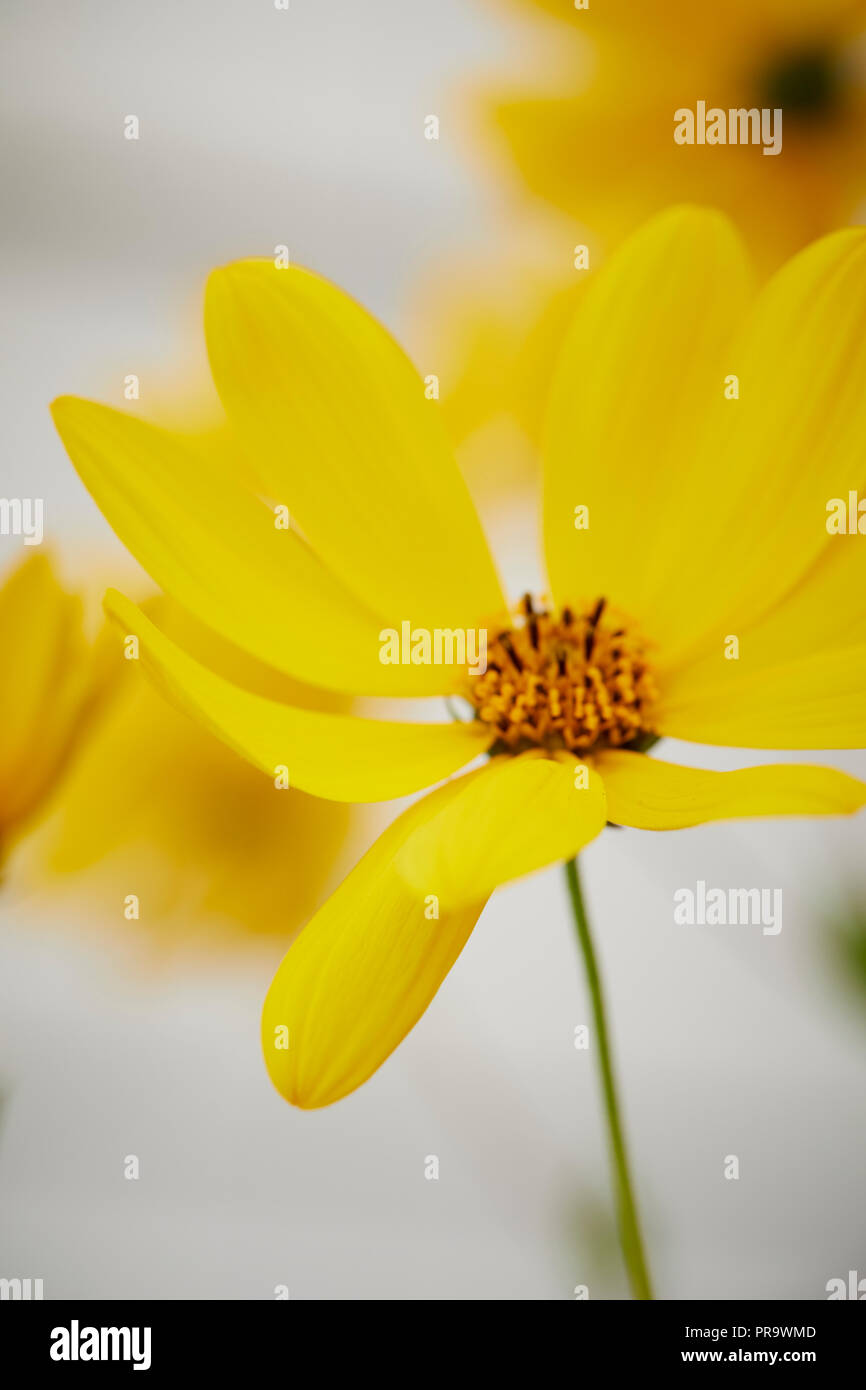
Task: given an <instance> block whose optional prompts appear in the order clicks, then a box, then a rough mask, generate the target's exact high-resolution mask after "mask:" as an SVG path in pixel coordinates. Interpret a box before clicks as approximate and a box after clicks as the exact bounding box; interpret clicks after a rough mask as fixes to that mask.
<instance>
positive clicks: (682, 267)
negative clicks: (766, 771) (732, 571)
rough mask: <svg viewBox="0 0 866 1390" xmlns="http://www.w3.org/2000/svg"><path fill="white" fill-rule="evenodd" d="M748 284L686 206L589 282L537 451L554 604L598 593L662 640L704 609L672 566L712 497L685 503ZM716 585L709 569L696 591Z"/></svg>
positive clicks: (734, 246)
mask: <svg viewBox="0 0 866 1390" xmlns="http://www.w3.org/2000/svg"><path fill="white" fill-rule="evenodd" d="M745 293H746V272H745V266H744V260H743V253H742V249H741V247H740V245H739V242H738V240H737V238H736V236H735V234H734V232H733V229H732V228H731V227H730V225H729V223H728V222H727V221H726V220H725V219H724V218H722V217H720V216H719V215H718V214H716V213H711V212H706V211H701V210H698V209H694V208H685V209H676V210H674V211H672V212H669V213H666V214H664V215H663V216H661V217H658V218H656V219H655V220H654V221H652V222H651V223H649V224H648V225H647V226H646V227H644V228H643V229H642V230H641V231H640V232H639V233H638V234H637V235H636V236H635V237H633V238H632V239H631V240H630V241H629V242H628V243H627V244H626V245H625V246H624V247H623V248H622V249H621V250H620V251H619V252H618V254H617V255H616V256H614V257H613V258H612V260H611V261H610V263H609V264H608V265H606V266H604V267H603V268H602V270H601V271H600V272H598V274H597V275H594V276H593V279H592V281H591V282H590V283H589V284H588V285H587V287H586V291H585V294H584V295H583V297H582V299H581V301H580V306H579V308H578V310H577V313H576V315H575V318H574V322H573V324H572V326H571V328H570V330H569V332H568V334H567V336H566V340H565V344H564V347H563V349H562V354H561V357H560V361H559V365H558V368H557V372H556V376H555V380H554V384H553V388H552V392H551V400H550V407H549V413H548V420H547V427H546V442H545V449H544V542H545V551H546V558H547V568H548V576H549V579H550V584H551V588H552V590H553V593H554V595H555V597H556V599H557V601H558V602H559V603H573V602H575V601H576V600H579V599H581V598H590V597H601V596H604V597H606V598H607V599H608V600H609V601H610V602H613V603H615V604H616V605H617V606H618V607H619V608H620V609H622V610H624V611H625V612H626V613H629V614H631V615H632V616H633V617H634V618H636V619H637V620H638V621H639V622H640V623H641V624H642V625H643V627H644V630H645V632H646V633H647V635H648V636H649V637H651V638H655V639H657V640H659V641H660V642H663V641H664V640H665V638H666V637H668V636H669V635H670V634H671V633H673V632H675V631H676V630H677V629H678V626H679V625H680V624H681V622H682V619H683V612H684V609H686V608H689V607H692V608H694V609H695V610H696V611H698V612H699V611H700V608H701V604H702V601H703V593H702V591H701V589H700V588H699V587H693V588H692V589H691V590H690V591H688V592H683V590H682V587H681V586H680V585H679V584H677V583H676V582H675V570H676V564H677V557H678V554H679V550H680V547H681V545H682V544H683V539H684V533H686V532H687V531H688V530H689V528H692V529H694V530H696V531H697V533H698V535H701V534H702V524H703V521H704V517H703V510H704V507H705V505H706V502H707V501H709V500H710V498H709V497H707V498H705V499H703V501H702V506H701V510H700V511H699V512H698V513H697V514H696V513H695V512H694V511H691V512H688V511H686V510H684V509H683V507H682V506H681V505H680V498H681V493H682V487H683V483H684V479H685V478H687V477H688V476H689V474H690V472H691V471H693V470H694V468H695V467H696V463H695V451H696V444H697V440H698V438H699V436H700V434H701V431H702V429H703V427H704V424H705V419H706V414H707V411H708V409H709V405H710V402H711V400H712V398H713V396H714V395H718V396H721V394H722V391H723V386H724V372H725V360H726V359H725V351H726V349H727V346H728V344H729V342H730V338H731V336H732V333H733V330H734V327H735V325H736V324H737V322H738V320H739V319H740V317H741V315H742V312H743V309H744V304H745ZM577 508H586V509H587V510H586V512H581V513H578V514H577V515H576V509H577ZM696 515H697V517H699V518H700V523H701V524H700V525H696V520H695V518H696ZM576 522H577V523H579V524H576ZM717 583H718V575H717V573H716V572H715V571H714V572H712V573H708V574H707V576H706V577H705V579H704V581H703V589H704V590H706V589H709V588H710V587H711V586H712V585H716V584H717Z"/></svg>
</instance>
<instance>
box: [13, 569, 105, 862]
mask: <svg viewBox="0 0 866 1390" xmlns="http://www.w3.org/2000/svg"><path fill="white" fill-rule="evenodd" d="M0 653H2V658H0V867H2V864H3V861H4V860H5V858H6V856H7V855H8V853H9V851H10V850H11V848H12V846H13V844H15V842H16V841H17V840H18V839H19V838H20V836H21V835H22V833H23V832H24V831H25V830H26V829H28V828H29V827H30V826H31V825H32V823H33V821H34V820H35V819H36V817H37V815H38V814H39V813H41V812H43V811H44V810H45V807H46V805H47V803H48V802H49V800H50V797H51V794H52V793H53V791H54V789H55V786H56V784H57V781H58V779H59V778H60V776H61V775H62V773H63V772H64V770H65V768H66V766H67V764H68V762H69V759H70V757H71V755H72V753H73V751H74V750H75V749H76V747H77V746H78V744H79V742H80V739H81V737H82V734H83V731H84V728H85V725H86V723H87V718H88V715H89V714H90V713H92V710H93V706H94V702H95V700H96V698H97V695H98V693H99V689H100V680H99V672H98V665H99V663H98V661H97V660H96V658H95V656H94V653H93V650H92V648H91V646H90V644H89V643H88V641H87V639H86V637H85V632H84V623H83V611H82V605H81V602H80V600H79V599H77V598H76V597H74V596H73V595H71V594H68V593H66V592H65V590H64V589H63V588H62V586H61V584H60V582H59V580H58V579H57V576H56V575H55V573H54V569H53V567H52V564H51V561H50V560H49V559H48V557H47V555H45V554H44V553H42V552H39V551H31V552H30V553H29V555H27V557H26V558H25V559H24V560H23V561H22V562H21V563H20V564H19V565H18V566H17V567H16V568H15V569H14V570H13V571H12V573H11V575H9V577H8V578H7V579H6V582H5V584H4V585H3V587H2V588H0Z"/></svg>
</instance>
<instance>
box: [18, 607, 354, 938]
mask: <svg viewBox="0 0 866 1390" xmlns="http://www.w3.org/2000/svg"><path fill="white" fill-rule="evenodd" d="M148 611H149V612H150V613H151V615H152V616H153V617H155V618H157V619H158V620H159V623H160V626H161V627H163V628H164V629H165V630H166V631H168V632H171V634H172V636H173V637H174V639H175V640H177V641H179V642H182V643H183V645H184V647H185V648H186V649H187V650H192V651H195V652H196V653H197V655H198V656H199V657H200V658H201V659H203V660H207V662H208V665H209V666H210V667H211V668H213V669H216V670H220V671H222V672H223V673H224V674H226V675H228V676H229V677H230V678H231V679H234V680H243V681H244V682H245V684H246V685H247V686H248V687H249V688H251V689H256V690H258V691H259V692H261V693H263V694H267V695H268V696H270V697H271V698H280V699H290V700H292V701H293V702H295V703H299V704H301V705H305V704H310V703H313V704H314V705H315V706H316V707H318V708H331V709H333V708H344V707H345V705H346V704H347V702H346V701H345V700H343V699H341V698H340V697H334V696H327V695H324V694H323V693H322V692H312V691H310V690H308V689H305V688H304V687H302V686H301V685H300V684H299V683H298V682H295V681H292V680H290V679H289V678H287V677H280V676H279V675H278V673H276V672H274V671H272V670H269V669H265V668H263V667H261V666H260V665H259V663H257V662H255V661H254V660H252V659H251V658H248V657H245V656H244V655H243V653H241V652H239V651H237V650H236V649H234V648H232V647H231V646H230V644H228V643H226V642H221V641H220V640H219V639H218V638H216V637H215V636H214V635H213V634H212V633H209V632H207V631H205V630H203V629H201V628H200V627H199V625H198V624H196V623H195V622H193V621H192V620H191V619H190V618H189V617H188V616H187V615H185V614H184V613H182V612H181V611H180V610H179V609H178V608H177V607H176V606H175V605H172V604H170V603H168V602H167V601H166V600H165V599H160V600H156V601H151V603H150V604H148ZM111 656H112V678H113V685H112V692H111V698H110V700H106V701H105V704H104V706H103V708H102V710H101V711H100V715H99V718H98V719H96V720H94V721H93V724H92V726H91V729H90V731H89V737H88V738H87V739H86V740H85V741H84V743H83V746H82V747H81V748H80V750H79V753H78V756H77V758H76V759H75V762H74V764H73V766H72V767H71V769H70V771H69V773H68V775H67V777H66V778H65V779H64V782H63V785H62V787H61V788H60V790H59V792H58V796H57V798H56V811H55V814H54V815H53V816H52V817H51V818H50V819H49V820H48V822H47V824H46V826H45V828H44V830H43V831H42V832H41V834H40V835H39V836H37V837H36V838H35V841H34V844H33V846H32V848H31V852H30V854H29V855H28V860H27V862H26V864H25V867H24V871H23V872H24V873H25V874H27V875H28V876H29V878H30V879H31V880H32V882H33V883H34V885H36V886H38V887H39V888H40V889H44V888H45V887H46V886H53V887H54V888H59V889H62V891H63V895H64V903H65V904H66V907H67V909H69V908H70V907H71V906H74V905H75V904H80V905H81V906H83V907H85V908H86V909H87V911H88V914H89V915H92V914H93V913H94V910H97V911H98V918H97V920H99V921H100V922H104V921H106V920H110V918H111V917H112V915H113V916H116V917H117V918H118V920H121V921H122V920H123V918H124V912H125V903H126V899H127V897H128V895H130V894H132V895H134V896H135V898H136V899H137V900H138V901H137V906H136V914H137V920H138V922H139V925H140V929H141V930H142V931H143V932H144V933H146V935H147V937H150V938H153V939H154V940H155V941H157V942H159V943H160V945H161V946H162V947H164V948H167V947H169V946H176V945H186V946H188V945H190V944H191V943H195V941H196V940H197V939H201V938H203V937H204V936H205V934H206V937H207V941H208V944H209V947H210V948H212V947H213V944H214V940H215V936H214V933H215V930H216V929H218V928H219V929H221V930H222V932H223V936H224V938H225V941H226V943H227V944H231V943H232V942H233V941H236V940H237V938H238V935H239V933H240V934H243V936H244V937H246V938H253V937H255V936H266V935H268V934H277V933H279V935H280V936H281V938H285V935H286V933H287V932H288V933H289V934H291V933H292V932H293V931H294V930H295V928H297V927H299V926H300V925H301V924H302V923H303V922H304V921H305V920H306V918H307V917H309V915H310V913H311V912H312V911H314V910H315V908H316V906H317V905H318V902H319V901H320V899H321V897H322V895H323V894H324V892H325V891H326V890H327V887H328V886H329V884H330V880H331V877H332V875H333V873H334V869H335V864H336V863H337V862H338V860H339V855H340V853H341V850H342V847H343V845H344V843H345V841H346V837H347V835H348V834H349V831H350V816H351V812H350V808H348V807H347V806H345V805H340V804H338V803H336V802H329V801H323V800H319V799H317V798H314V797H309V796H305V795H304V794H303V793H302V792H299V791H295V790H293V789H285V790H280V791H279V792H278V791H277V790H276V789H275V788H274V786H273V785H272V784H269V783H268V782H266V781H265V780H264V779H263V778H262V777H261V776H260V775H259V774H258V773H257V772H256V771H255V770H254V769H253V768H251V767H250V765H249V763H247V762H245V761H244V760H243V759H242V758H240V757H238V756H237V754H236V753H233V752H232V751H231V750H230V749H227V748H226V747H225V746H224V745H223V744H221V743H220V742H218V741H217V740H215V739H213V738H212V737H211V736H210V735H209V734H208V733H207V732H206V731H205V730H204V729H199V728H197V727H196V726H195V725H193V724H191V723H190V721H189V720H188V719H187V718H185V717H184V715H182V714H180V713H179V712H178V711H177V710H176V709H175V708H174V707H173V706H172V705H171V704H169V703H168V702H167V701H166V700H165V699H164V698H163V697H162V696H161V695H160V694H159V692H158V691H156V690H155V689H154V687H153V685H152V684H151V683H150V682H149V681H147V680H144V679H142V676H141V674H140V671H139V670H138V669H137V667H138V663H136V662H135V661H126V660H124V659H123V657H122V655H121V654H120V652H119V651H118V650H117V643H116V641H112V644H111ZM124 925H125V923H124Z"/></svg>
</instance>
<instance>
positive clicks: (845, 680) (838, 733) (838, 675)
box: [654, 640, 866, 748]
mask: <svg viewBox="0 0 866 1390" xmlns="http://www.w3.org/2000/svg"><path fill="white" fill-rule="evenodd" d="M757 651H758V654H757V658H756V667H757V669H755V670H752V669H751V664H750V652H751V648H750V646H749V644H748V640H747V641H745V642H744V643H743V646H742V648H741V655H740V658H739V660H737V661H725V660H724V658H723V657H721V656H719V657H717V658H715V660H714V661H713V662H712V663H710V662H708V661H705V662H703V663H702V664H701V667H700V673H701V675H702V676H703V679H704V681H705V684H703V685H701V684H699V683H698V682H697V680H692V679H690V678H689V677H690V675H691V673H690V672H688V671H686V672H684V674H683V677H682V678H681V679H680V680H678V681H676V682H674V683H673V685H672V687H671V689H669V690H668V691H667V692H666V693H665V695H664V696H663V697H662V700H661V702H660V704H659V707H658V709H657V710H656V712H655V716H654V724H655V727H656V729H657V730H658V732H659V733H662V734H668V735H670V736H671V737H673V738H683V739H690V740H692V741H693V742H695V743H719V744H725V745H727V746H729V747H735V748H862V747H864V745H866V644H863V645H861V646H859V647H848V648H838V649H836V650H833V651H830V652H823V653H818V654H816V655H814V656H806V657H801V658H799V659H795V660H793V661H785V662H778V663H777V664H775V665H771V666H766V665H764V662H763V659H762V657H761V655H760V650H759V649H757ZM711 666H714V667H715V669H714V670H711Z"/></svg>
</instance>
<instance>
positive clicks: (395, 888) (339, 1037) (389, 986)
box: [262, 769, 486, 1109]
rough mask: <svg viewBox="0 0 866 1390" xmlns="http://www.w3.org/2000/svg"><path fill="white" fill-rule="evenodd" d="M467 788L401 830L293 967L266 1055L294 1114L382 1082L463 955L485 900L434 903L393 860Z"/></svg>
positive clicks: (361, 872) (453, 788) (336, 904)
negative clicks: (379, 1075)
mask: <svg viewBox="0 0 866 1390" xmlns="http://www.w3.org/2000/svg"><path fill="white" fill-rule="evenodd" d="M485 771H486V769H484V770H482V773H481V774H474V775H475V776H478V775H481V776H483V775H484V772H485ZM469 780H470V779H469V778H460V779H457V780H455V781H453V782H449V783H447V784H446V785H445V786H444V787H440V788H439V790H438V791H435V792H433V793H431V795H430V796H426V797H423V798H422V799H421V800H420V801H417V802H415V804H414V805H413V806H410V808H409V810H408V811H405V812H404V813H403V815H401V816H400V817H399V818H398V819H397V820H396V821H394V822H393V824H392V825H391V826H389V828H388V829H387V830H386V831H385V833H384V835H382V836H380V838H379V839H378V840H377V841H376V843H375V844H374V845H373V847H372V849H370V850H369V851H368V852H367V854H366V855H365V856H364V858H363V859H362V860H361V862H360V863H359V864H358V865H357V867H356V868H355V869H353V870H352V872H351V873H350V874H349V876H348V878H346V879H344V881H343V883H341V885H340V887H339V888H338V889H337V891H336V892H335V893H333V894H332V895H331V897H330V898H329V899H328V901H327V902H326V903H325V905H324V907H322V908H321V909H320V910H319V912H318V913H317V914H316V916H315V917H313V919H312V920H311V921H310V922H309V923H308V925H307V926H306V927H305V928H304V930H303V931H302V932H301V934H300V936H299V937H298V939H297V940H296V941H295V942H294V944H293V945H292V947H291V948H290V950H289V951H288V953H287V955H286V956H285V957H284V958H283V961H282V963H281V964H280V966H279V968H278V970H277V972H276V975H275V976H274V979H273V981H272V983H271V986H270V989H269V990H268V993H267V996H266V998H265V1003H264V1008H263V1011H262V1046H263V1049H264V1055H265V1062H266V1064H267V1068H268V1072H269V1073H270V1077H271V1080H272V1081H273V1083H274V1085H275V1086H276V1088H277V1090H278V1091H279V1092H280V1094H281V1095H283V1096H285V1098H286V1100H288V1101H291V1102H292V1104H293V1105H299V1106H301V1107H303V1108H304V1109H315V1108H317V1107H318V1106H322V1105H330V1104H332V1102H333V1101H335V1100H339V1099H340V1098H341V1097H342V1096H345V1095H348V1094H349V1092H350V1091H354V1090H355V1088H356V1087H358V1086H360V1085H361V1083H362V1082H364V1081H366V1080H367V1078H368V1077H370V1076H372V1074H373V1072H374V1071H376V1069H377V1068H378V1067H380V1066H381V1065H382V1063H383V1062H384V1061H385V1060H386V1058H387V1057H389V1056H390V1054H391V1053H392V1052H393V1051H394V1049H395V1047H397V1045H398V1044H399V1043H400V1042H401V1041H402V1040H403V1038H404V1037H405V1036H406V1034H407V1033H408V1032H409V1030H410V1029H411V1028H413V1027H414V1025H415V1024H416V1023H417V1021H418V1019H419V1018H420V1017H421V1015H422V1014H423V1012H424V1010H425V1009H426V1008H427V1005H428V1004H429V1003H430V1001H431V999H432V998H433V996H434V995H435V993H436V991H437V990H438V988H439V986H440V984H441V983H442V981H443V980H444V978H445V976H446V975H447V974H448V971H449V970H450V969H451V966H452V965H453V964H454V961H455V960H456V959H457V956H458V955H459V954H460V952H461V950H462V949H463V946H464V944H465V942H466V940H467V938H468V936H469V934H470V932H471V931H472V928H473V927H474V925H475V922H476V921H477V919H478V916H479V915H480V913H481V910H482V908H483V906H484V902H485V898H484V896H483V895H479V897H478V899H477V900H476V902H475V903H474V904H472V905H471V906H468V907H464V908H462V909H457V910H455V909H454V908H449V907H448V905H447V904H442V905H441V907H439V906H437V905H436V904H434V903H433V902H425V899H424V896H423V895H421V894H419V893H418V892H417V891H416V890H415V889H413V888H411V887H410V886H409V885H408V884H407V883H406V881H405V879H403V878H402V877H401V876H400V875H399V874H398V873H397V872H396V870H395V868H394V862H393V861H394V856H395V855H396V854H397V852H398V851H399V850H400V848H401V846H405V845H406V844H407V843H408V842H409V841H411V838H412V835H413V834H415V833H417V831H418V829H419V828H420V827H422V826H423V825H424V823H425V821H426V819H427V818H428V817H429V816H434V815H436V813H437V812H438V811H439V810H440V809H441V808H442V807H443V806H447V805H449V804H450V803H451V802H452V801H453V800H454V799H455V797H459V796H460V795H461V793H462V790H463V783H465V782H466V781H469Z"/></svg>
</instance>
